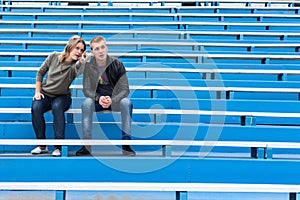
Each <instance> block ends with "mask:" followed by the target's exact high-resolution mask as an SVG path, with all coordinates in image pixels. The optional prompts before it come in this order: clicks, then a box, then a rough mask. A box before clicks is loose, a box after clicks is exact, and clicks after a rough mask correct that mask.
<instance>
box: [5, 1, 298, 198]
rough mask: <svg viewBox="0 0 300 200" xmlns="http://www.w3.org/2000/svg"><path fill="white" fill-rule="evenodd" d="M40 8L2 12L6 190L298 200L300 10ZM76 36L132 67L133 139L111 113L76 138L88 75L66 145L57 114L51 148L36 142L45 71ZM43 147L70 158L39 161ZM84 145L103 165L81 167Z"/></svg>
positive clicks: (210, 4)
mask: <svg viewBox="0 0 300 200" xmlns="http://www.w3.org/2000/svg"><path fill="white" fill-rule="evenodd" d="M34 2H35V4H33V3H32V1H31V0H7V1H4V0H1V2H0V8H1V11H0V12H1V18H0V105H1V106H0V153H1V154H0V156H1V159H0V173H1V176H0V177H1V178H0V190H51V191H56V199H57V200H65V199H68V198H67V191H69V190H91V191H94V190H107V191H114V190H121V191H124V190H126V191H127V190H128V191H174V192H175V199H176V200H187V199H189V196H188V192H204V191H207V192H268V193H269V192H270V193H277V192H283V193H287V194H289V196H288V199H290V200H295V199H297V196H298V195H297V193H298V192H300V188H299V183H300V182H299V180H300V177H299V173H298V171H299V170H298V169H299V164H300V162H299V156H298V154H299V152H300V151H299V150H300V146H299V124H300V112H299V108H300V103H299V99H300V89H299V84H300V67H299V60H300V55H299V48H300V34H299V29H300V26H299V24H300V23H299V22H300V18H299V8H298V7H297V1H291V0H282V1H279V0H273V1H269V0H252V1H243V0H241V1H235V0H209V1H204V0H197V1H189V0H188V1H185V2H184V3H186V4H188V3H191V4H192V6H187V5H185V4H184V3H182V1H179V0H155V1H154V0H153V1H150V0H143V1H128V0H115V1H108V0H107V1H96V0H92V1H89V5H86V6H69V5H68V3H70V2H80V1H78V0H70V1H67V0H56V1H52V0H39V1H36V0H35V1H34ZM31 4H33V5H31ZM74 34H78V35H80V36H82V37H84V39H85V40H86V41H87V43H88V42H89V40H90V39H91V38H92V37H93V36H95V35H103V36H105V37H106V39H107V40H108V47H109V54H110V55H112V56H116V57H119V58H120V60H122V61H123V62H124V65H125V67H126V69H127V72H128V77H129V83H130V90H131V93H130V98H131V99H132V102H133V104H134V111H133V124H132V136H133V140H131V141H122V140H120V135H121V134H120V115H119V113H111V112H108V113H102V114H99V115H98V114H97V116H95V118H94V124H93V140H86V141H84V140H80V136H81V109H80V106H81V103H82V101H83V98H84V95H83V93H82V84H81V83H82V77H81V76H80V77H78V78H77V79H76V80H75V81H74V83H73V84H72V95H73V102H72V108H71V109H70V110H69V111H67V113H66V116H67V121H66V140H62V141H60V140H52V138H53V130H52V115H51V113H47V114H46V115H45V118H46V120H47V127H46V130H47V137H48V138H49V139H48V140H44V141H37V140H35V134H34V132H33V129H32V125H31V115H30V107H31V101H32V96H33V95H34V88H35V75H36V71H37V69H38V67H39V66H40V65H41V64H42V62H43V61H44V59H45V58H46V57H47V55H49V53H50V52H52V51H62V50H63V48H64V45H65V43H66V41H67V39H68V38H69V37H70V36H72V35H74ZM99 125H100V126H99ZM37 144H47V145H49V147H50V148H51V145H56V144H59V145H63V149H62V151H63V152H62V155H63V156H62V157H61V158H52V157H50V156H49V155H46V156H41V157H39V156H38V157H32V156H31V155H29V153H28V152H29V151H30V149H31V148H32V147H34V146H35V145H37ZM82 144H91V145H93V149H94V151H95V155H94V156H93V157H88V158H86V157H85V158H78V157H75V156H74V151H75V150H76V149H77V148H78V146H79V145H82ZM122 144H130V145H133V148H134V149H135V150H136V151H137V157H135V158H124V157H121V156H120V155H119V151H120V150H119V146H120V145H122ZM237 155H238V156H237ZM40 166H43V170H40ZM53 166H56V167H57V168H59V169H60V171H59V173H57V171H56V172H54V171H53V170H52V168H51V167H53ZM82 166H89V169H88V170H84V171H82ZM44 172H47V173H44ZM32 174H35V175H34V176H32ZM280 174H284V175H280ZM41 182H43V183H41ZM79 185H80V186H79ZM183 185H184V186H183ZM0 195H1V193H0Z"/></svg>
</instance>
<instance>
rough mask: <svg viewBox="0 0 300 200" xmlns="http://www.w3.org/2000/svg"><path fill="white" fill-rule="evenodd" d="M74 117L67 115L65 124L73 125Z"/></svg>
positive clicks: (70, 114)
mask: <svg viewBox="0 0 300 200" xmlns="http://www.w3.org/2000/svg"><path fill="white" fill-rule="evenodd" d="M73 121H74V117H73V114H72V113H67V123H73Z"/></svg>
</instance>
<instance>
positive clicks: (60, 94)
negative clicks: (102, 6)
mask: <svg viewBox="0 0 300 200" xmlns="http://www.w3.org/2000/svg"><path fill="white" fill-rule="evenodd" d="M90 48H91V53H92V54H91V56H89V57H88V56H87V54H86V43H85V41H84V39H83V38H82V37H80V36H73V37H71V38H70V39H69V41H68V43H67V44H66V46H65V48H64V51H63V52H62V53H58V52H53V53H51V54H50V55H49V56H48V57H47V59H46V60H45V61H44V63H43V64H42V65H41V67H40V69H39V71H38V72H37V76H36V90H35V95H34V97H33V101H32V108H31V113H32V125H33V129H34V132H35V134H36V137H37V139H46V135H45V131H46V125H45V119H44V113H45V112H47V111H49V110H52V113H53V128H54V137H55V139H64V138H65V111H67V110H68V109H69V108H70V106H71V103H72V98H71V92H70V85H71V83H72V81H73V80H74V79H75V78H76V77H77V76H79V75H80V74H81V73H83V92H84V95H85V97H86V98H85V99H84V101H83V103H82V132H83V139H91V138H92V116H93V112H94V111H96V112H97V111H102V110H113V111H120V112H121V117H122V139H123V140H130V139H131V136H130V133H131V117H132V108H133V105H132V103H131V101H130V99H129V98H128V95H129V85H128V79H127V75H126V70H125V67H124V65H123V63H122V62H121V61H120V60H118V59H117V58H113V57H110V56H109V55H108V48H107V45H106V40H105V38H103V37H101V36H96V37H94V38H93V39H92V40H91V41H90ZM46 73H47V76H46ZM45 76H46V78H45V80H44V81H43V79H44V77H45ZM47 152H48V149H47V146H42V145H40V146H38V147H36V148H34V149H33V150H32V151H31V153H32V154H42V153H47ZM122 153H123V155H125V156H135V152H134V151H133V150H132V149H131V147H130V146H129V145H123V146H122ZM76 155H77V156H84V155H91V146H82V148H81V149H79V150H78V151H77V152H76ZM52 156H61V146H55V149H54V151H53V152H52Z"/></svg>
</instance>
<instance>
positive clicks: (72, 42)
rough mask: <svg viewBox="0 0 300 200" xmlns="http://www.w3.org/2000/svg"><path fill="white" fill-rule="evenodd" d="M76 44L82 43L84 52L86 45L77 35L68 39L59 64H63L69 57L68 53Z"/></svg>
mask: <svg viewBox="0 0 300 200" xmlns="http://www.w3.org/2000/svg"><path fill="white" fill-rule="evenodd" d="M78 43H82V44H83V45H84V51H85V50H86V44H85V41H84V39H83V38H82V37H80V36H79V35H74V36H72V37H71V38H70V39H69V41H68V43H67V44H66V46H65V49H64V51H63V52H62V53H61V55H60V57H59V62H63V61H64V60H65V59H66V58H67V57H68V56H69V55H70V52H71V51H72V50H73V49H74V48H75V47H76V45H77V44H78Z"/></svg>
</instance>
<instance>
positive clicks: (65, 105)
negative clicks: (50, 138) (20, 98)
mask: <svg viewBox="0 0 300 200" xmlns="http://www.w3.org/2000/svg"><path fill="white" fill-rule="evenodd" d="M71 103H72V99H71V97H70V96H58V97H53V98H52V97H49V96H46V95H44V98H42V99H41V100H33V101H32V107H31V116H32V125H33V129H34V132H35V135H36V137H37V139H45V138H46V134H45V132H46V123H45V118H44V113H45V112H47V111H49V110H52V114H53V128H54V137H55V139H64V138H65V111H67V110H68V109H69V108H70V106H71Z"/></svg>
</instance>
